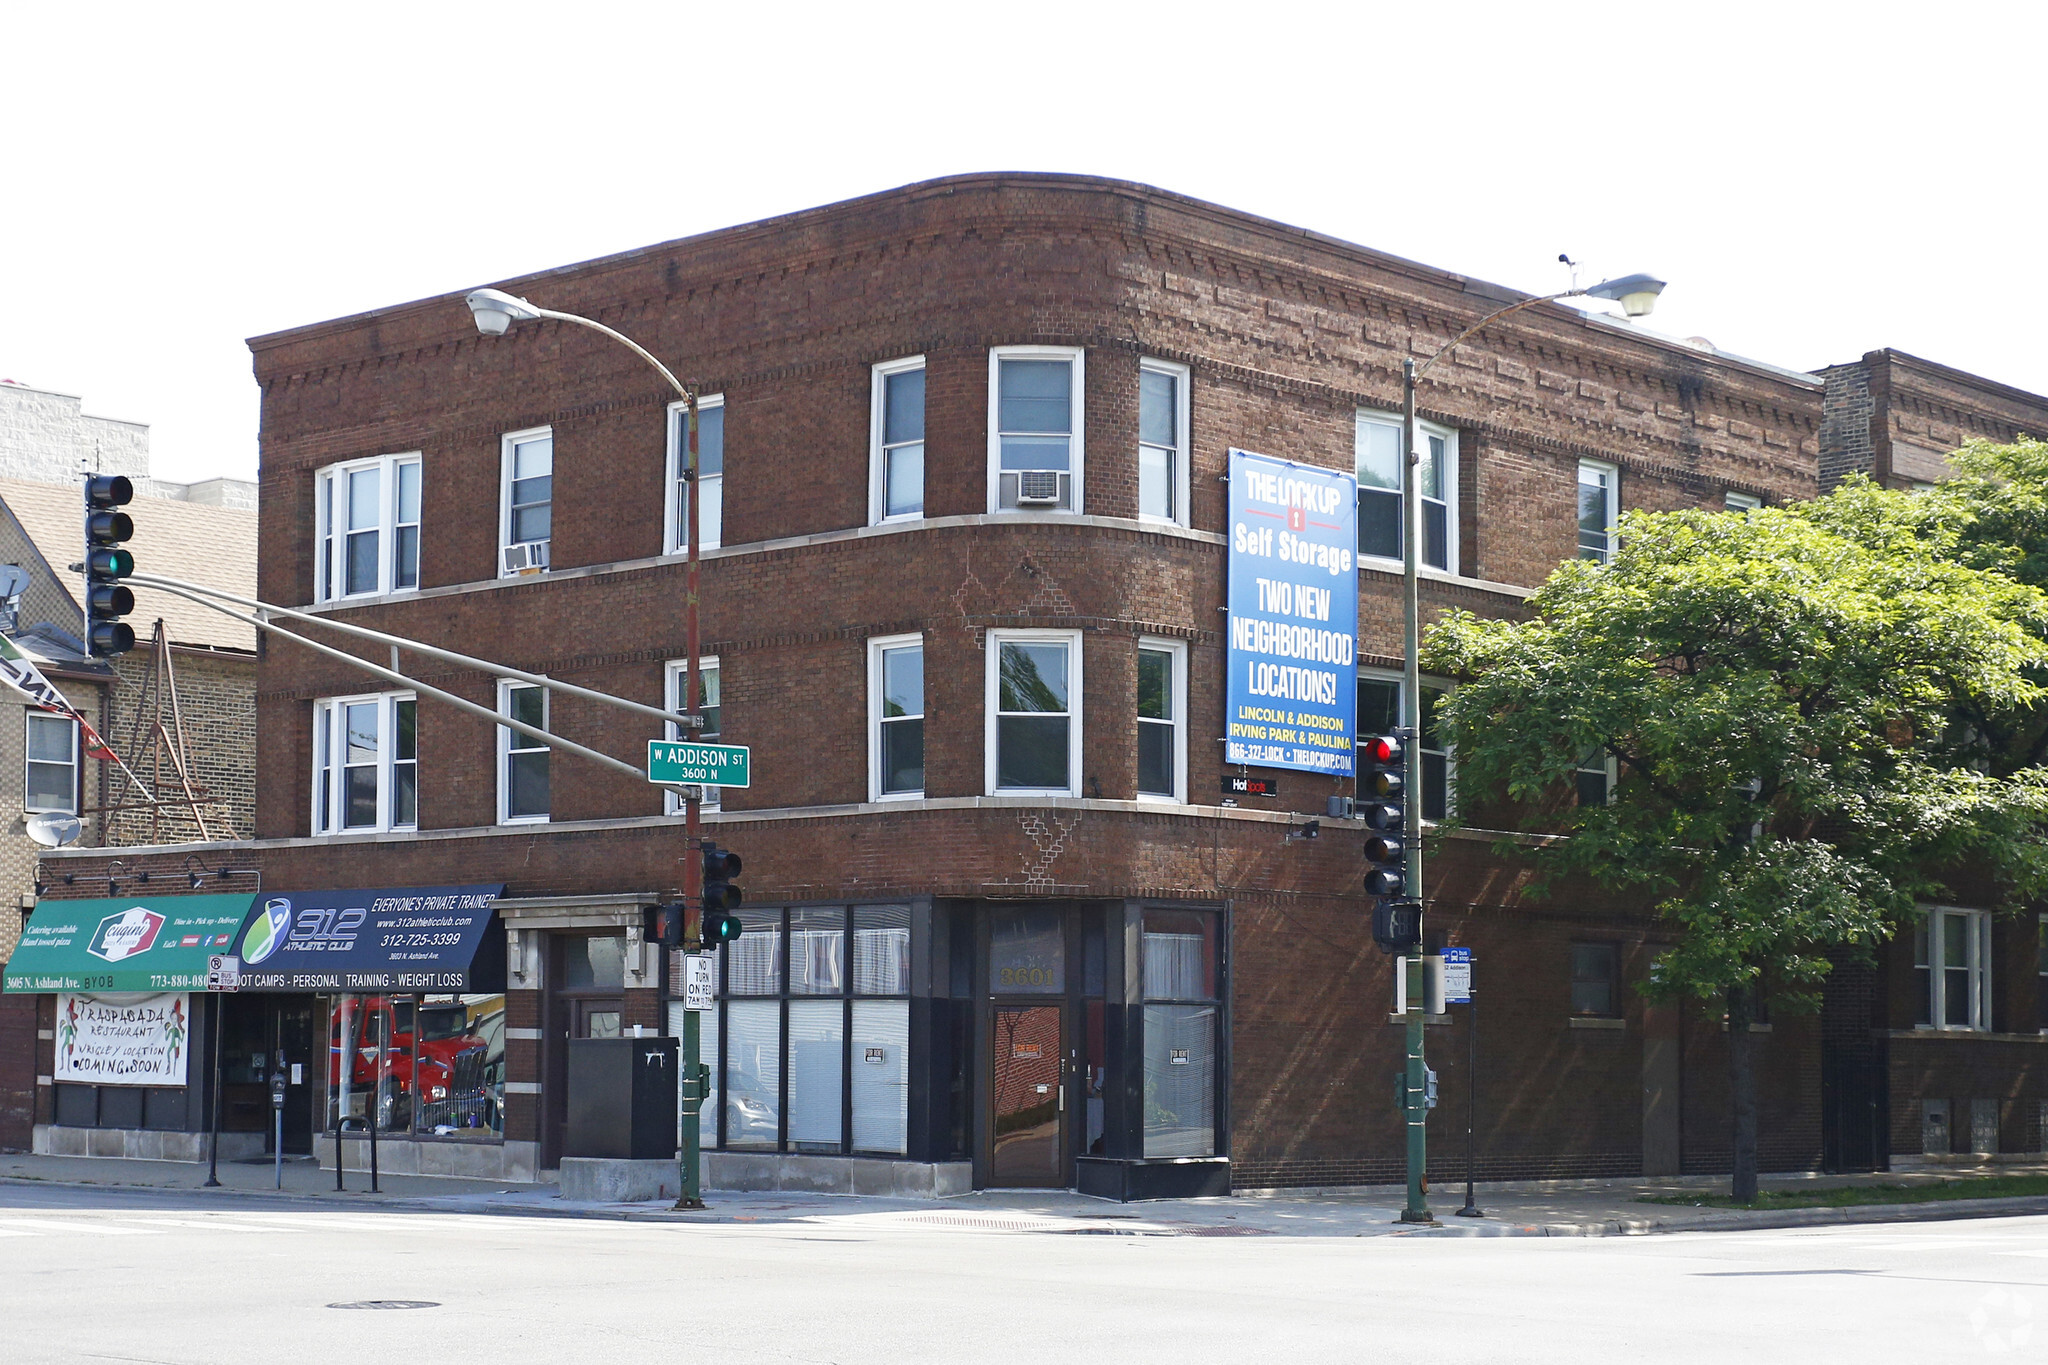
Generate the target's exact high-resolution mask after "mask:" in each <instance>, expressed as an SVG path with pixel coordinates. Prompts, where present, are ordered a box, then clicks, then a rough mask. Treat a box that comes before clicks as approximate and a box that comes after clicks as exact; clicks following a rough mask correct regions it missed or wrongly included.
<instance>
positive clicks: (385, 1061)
mask: <svg viewBox="0 0 2048 1365" xmlns="http://www.w3.org/2000/svg"><path fill="white" fill-rule="evenodd" d="M327 1041H328V1075H327V1128H328V1131H330V1132H331V1131H333V1129H334V1127H335V1125H336V1123H337V1121H338V1122H339V1123H340V1126H341V1129H342V1131H343V1132H345V1133H356V1134H363V1133H366V1132H367V1131H368V1125H369V1123H370V1121H371V1119H370V1116H371V1115H372V1114H374V1115H375V1116H376V1124H377V1131H378V1132H379V1133H390V1134H398V1135H404V1134H413V1135H416V1136H429V1137H456V1138H460V1137H502V1136H503V1135H504V1131H505V1114H504V1098H505V997H504V996H502V995H429V996H409V995H407V996H388V995H364V996H354V995H347V996H341V997H339V998H338V999H337V1000H336V1001H335V1005H334V1008H333V1010H332V1012H331V1013H330V1016H329V1020H328V1040H327ZM344 1057H346V1058H347V1059H348V1065H347V1066H346V1067H344V1065H343V1058H344ZM344 1072H345V1073H346V1074H344Z"/></svg>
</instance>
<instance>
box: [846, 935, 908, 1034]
mask: <svg viewBox="0 0 2048 1365" xmlns="http://www.w3.org/2000/svg"><path fill="white" fill-rule="evenodd" d="M853 993H854V994H855V995H908V994H910V909H909V907H907V906H902V905H856V906H855V907H854V908H853ZM856 1060H858V1059H856Z"/></svg>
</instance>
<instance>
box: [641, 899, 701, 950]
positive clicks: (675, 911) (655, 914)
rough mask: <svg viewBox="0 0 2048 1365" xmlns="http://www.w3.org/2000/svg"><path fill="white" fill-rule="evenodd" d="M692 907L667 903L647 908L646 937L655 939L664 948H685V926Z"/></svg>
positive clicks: (679, 902) (677, 902)
mask: <svg viewBox="0 0 2048 1365" xmlns="http://www.w3.org/2000/svg"><path fill="white" fill-rule="evenodd" d="M689 912H690V907H689V906H687V905H685V904H684V903H683V902H682V901H667V902H664V903H663V904H661V905H650V906H648V907H647V928H646V937H648V938H651V939H653V940H654V941H655V942H656V943H659V944H660V945H661V946H662V947H664V948H680V947H682V946H683V926H684V924H685V922H686V921H687V920H688V918H689Z"/></svg>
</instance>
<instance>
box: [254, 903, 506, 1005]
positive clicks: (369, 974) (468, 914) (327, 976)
mask: <svg viewBox="0 0 2048 1365" xmlns="http://www.w3.org/2000/svg"><path fill="white" fill-rule="evenodd" d="M504 891H505V887H504V884H503V883H499V884H497V885H494V886H398V887H382V888H376V889H369V890H352V891H291V892H285V893H283V894H280V895H274V896H266V897H263V898H261V900H260V901H259V903H258V904H257V905H256V906H255V907H254V908H253V909H252V910H251V911H250V912H249V920H248V923H247V924H246V925H244V926H243V929H242V933H241V936H240V937H239V939H237V941H236V946H237V947H238V948H239V950H240V956H241V959H242V989H243V990H245V991H323V992H352V991H364V992H370V993H373V994H389V993H401V992H412V991H418V992H424V993H435V994H438V993H443V992H457V993H483V992H493V991H502V990H504V989H505V935H504V934H503V933H501V932H499V930H498V924H497V916H496V914H495V912H494V909H493V907H495V906H496V904H497V901H498V897H499V896H501V895H503V894H504Z"/></svg>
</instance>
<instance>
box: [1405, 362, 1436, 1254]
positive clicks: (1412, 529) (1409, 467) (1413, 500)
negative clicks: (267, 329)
mask: <svg viewBox="0 0 2048 1365" xmlns="http://www.w3.org/2000/svg"><path fill="white" fill-rule="evenodd" d="M1415 377H1416V369H1415V361H1414V360H1413V359H1412V358H1411V359H1408V360H1404V361H1402V362H1401V440H1402V444H1403V445H1404V446H1405V447H1406V452H1407V457H1408V458H1407V459H1405V460H1403V461H1402V462H1401V663H1402V673H1401V727H1402V736H1401V739H1402V744H1403V745H1404V747H1405V750H1406V754H1407V760H1408V761H1407V777H1408V781H1407V782H1406V783H1405V784H1404V786H1403V790H1402V794H1401V812H1402V820H1401V836H1402V839H1401V842H1402V847H1403V849H1404V850H1405V851H1406V853H1407V858H1406V863H1405V866H1406V868H1407V876H1406V882H1407V885H1406V887H1405V890H1406V893H1407V897H1408V899H1409V900H1410V901H1412V902H1414V904H1415V906H1416V921H1415V935H1416V940H1417V946H1416V947H1415V949H1414V950H1413V951H1411V952H1410V953H1408V955H1407V956H1406V958H1405V959H1404V970H1406V971H1407V973H1408V1019H1407V1034H1408V1083H1407V1084H1406V1085H1405V1086H1403V1087H1402V1099H1403V1101H1404V1103H1403V1105H1402V1111H1403V1113H1402V1117H1403V1118H1404V1119H1405V1120H1406V1121H1407V1129H1408V1204H1407V1207H1405V1208H1403V1209H1402V1210H1401V1221H1402V1222H1404V1223H1433V1222H1435V1221H1436V1219H1435V1218H1434V1217H1433V1216H1432V1215H1431V1214H1430V1211H1429V1201H1428V1198H1427V1196H1426V1195H1425V1193H1424V1191H1423V1181H1424V1175H1425V1173H1426V1172H1427V1171H1428V1169H1429V1129H1428V1118H1429V1111H1428V1109H1426V1108H1425V1107H1424V1106H1423V1095H1422V1092H1423V1085H1424V1083H1425V1077H1426V1076H1427V1074H1428V1072H1427V1068H1426V1067H1425V1064H1424V1062H1423V1057H1422V1038H1423V1015H1422V1011H1423V1003H1424V1002H1423V998H1422V996H1423V977H1422V949H1421V936H1422V910H1421V907H1422V786H1423V784H1422V764H1421V757H1422V752H1421V751H1422V602H1421V588H1420V577H1419V575H1418V573H1417V572H1416V566H1417V563H1418V542H1419V541H1420V539H1421V532H1422V515H1421V512H1422V508H1421V501H1422V500H1421V499H1420V498H1419V497H1417V496H1416V493H1417V486H1418V484H1419V482H1420V480H1419V479H1418V478H1417V477H1416V474H1417V468H1418V466H1419V465H1420V464H1421V461H1422V455H1421V452H1420V451H1419V450H1418V449H1417V448H1416V443H1415Z"/></svg>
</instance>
